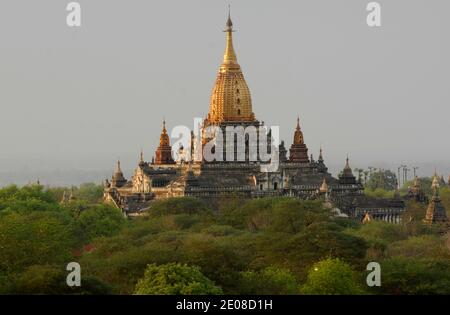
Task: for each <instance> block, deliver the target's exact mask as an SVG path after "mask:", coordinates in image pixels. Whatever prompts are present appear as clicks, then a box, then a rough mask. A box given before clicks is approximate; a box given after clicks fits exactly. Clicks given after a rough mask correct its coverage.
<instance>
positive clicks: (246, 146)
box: [104, 17, 404, 222]
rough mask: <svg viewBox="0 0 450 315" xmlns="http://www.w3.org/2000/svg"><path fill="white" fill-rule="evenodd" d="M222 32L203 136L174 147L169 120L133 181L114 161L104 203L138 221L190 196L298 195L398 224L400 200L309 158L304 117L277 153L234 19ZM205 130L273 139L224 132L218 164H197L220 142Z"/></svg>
mask: <svg viewBox="0 0 450 315" xmlns="http://www.w3.org/2000/svg"><path fill="white" fill-rule="evenodd" d="M225 32H226V48H225V53H224V57H223V62H222V64H221V66H220V69H219V73H218V75H217V78H216V81H215V84H214V86H213V89H212V92H211V98H210V106H209V112H208V114H207V116H206V118H205V119H204V120H203V123H202V126H201V127H202V128H201V132H200V133H199V135H193V136H192V138H191V141H190V145H188V146H186V147H179V148H172V146H171V143H170V138H169V135H168V132H167V129H166V122H165V121H164V122H163V123H162V131H161V134H160V142H159V145H158V147H157V149H156V151H155V154H154V157H152V159H151V161H150V162H148V161H145V160H144V156H143V154H142V152H141V155H140V159H139V162H138V165H137V167H136V169H135V172H134V175H133V176H132V177H131V178H130V179H129V180H127V179H125V177H124V175H123V172H122V170H121V166H120V162H117V167H116V170H115V171H114V173H113V176H112V178H111V180H106V181H105V190H104V199H105V201H107V202H111V203H113V204H115V205H116V206H117V207H119V208H121V209H122V210H123V211H124V213H125V214H127V215H138V214H139V213H142V212H143V211H146V210H148V209H149V208H151V204H152V202H153V201H154V200H158V199H161V198H169V197H180V196H193V197H198V198H201V199H205V200H207V201H212V202H214V200H219V199H220V200H221V199H223V198H229V197H236V196H238V197H245V198H260V197H266V196H293V197H298V198H301V199H323V200H324V202H325V203H326V204H327V205H329V206H330V207H332V208H333V209H335V210H336V211H337V213H339V215H341V216H348V217H357V218H359V219H361V220H362V218H363V217H364V216H365V215H366V214H367V213H369V214H370V215H372V217H374V218H378V219H382V220H386V221H391V222H399V221H400V217H401V214H402V212H403V210H404V203H403V201H401V200H399V199H395V200H390V201H389V200H388V201H386V200H384V201H380V200H374V199H369V198H367V197H365V196H364V188H363V186H362V184H361V182H360V181H359V180H357V179H356V178H355V176H354V175H353V173H352V169H351V167H350V164H349V159H348V158H347V160H346V161H345V164H344V168H343V170H342V172H341V174H340V175H339V176H338V178H335V177H333V176H332V175H331V174H330V173H329V172H328V169H327V166H326V165H325V159H324V155H323V152H322V148H321V149H320V152H318V158H317V160H315V159H314V158H313V155H312V154H309V153H308V147H307V144H306V142H305V138H304V134H303V131H302V128H301V122H300V119H299V118H297V121H296V122H295V121H293V127H294V128H293V137H292V142H291V143H290V146H289V150H288V149H286V148H285V142H284V141H280V142H279V144H277V145H276V146H274V145H273V144H272V139H273V135H272V131H271V130H269V129H268V128H266V126H264V123H263V122H260V121H259V120H257V118H256V115H255V113H254V112H253V104H252V98H251V93H250V89H249V87H248V85H247V83H246V80H245V78H244V75H243V72H242V69H241V67H240V65H239V63H238V60H237V55H236V52H235V50H234V47H233V23H232V21H231V18H230V17H228V21H227V23H226V31H225ZM208 127H214V128H217V129H215V130H222V131H225V130H226V128H227V127H233V128H236V127H243V128H247V127H254V128H255V129H257V130H262V129H261V128H263V129H264V128H266V130H268V132H267V133H266V134H262V135H261V133H259V134H258V135H257V137H256V138H255V139H249V137H248V135H247V134H246V135H245V137H244V139H243V141H238V140H239V139H238V137H237V136H236V137H235V136H234V135H233V138H230V139H227V136H229V134H227V133H226V132H224V133H223V134H224V136H223V143H224V145H223V147H222V148H221V147H220V146H217V145H214V146H213V148H212V151H211V152H214V154H215V156H216V157H219V158H215V159H214V160H210V159H206V158H205V156H203V155H202V154H203V152H202V151H200V157H199V158H196V159H194V158H193V157H198V154H199V153H198V150H196V146H197V145H199V144H201V146H202V147H205V146H207V145H208V143H211V142H214V141H215V140H217V136H216V133H212V134H211V133H208V132H206V130H207V129H208ZM192 134H193V133H192ZM250 140H252V141H250ZM214 143H215V142H214ZM227 143H228V144H229V143H231V144H232V148H233V149H232V150H233V151H232V153H231V157H232V158H231V159H229V158H228V156H227V153H228V152H229V151H228V152H226V148H227V145H226V144H227ZM240 146H241V147H240ZM266 149H267V150H266ZM222 150H223V152H222ZM262 151H266V152H265V153H266V154H268V155H270V157H271V158H270V161H268V160H264V159H263V158H262V153H263V152H262ZM174 152H176V153H177V154H173V153H174ZM239 152H243V159H237V158H236V157H237V156H238V154H239ZM222 153H223V154H222ZM252 154H254V156H253V158H252ZM175 156H176V158H175ZM274 161H275V162H276V163H273V162H274ZM273 165H275V167H273Z"/></svg>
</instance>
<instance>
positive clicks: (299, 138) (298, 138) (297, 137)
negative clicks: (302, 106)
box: [294, 117, 305, 145]
mask: <svg viewBox="0 0 450 315" xmlns="http://www.w3.org/2000/svg"><path fill="white" fill-rule="evenodd" d="M303 143H305V142H304V140H303V132H302V130H301V129H300V117H297V126H296V127H295V132H294V144H297V145H298V144H303Z"/></svg>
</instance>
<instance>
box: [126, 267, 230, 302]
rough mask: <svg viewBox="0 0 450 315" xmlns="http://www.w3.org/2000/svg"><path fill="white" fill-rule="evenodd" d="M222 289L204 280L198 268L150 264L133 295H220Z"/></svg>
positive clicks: (206, 279)
mask: <svg viewBox="0 0 450 315" xmlns="http://www.w3.org/2000/svg"><path fill="white" fill-rule="evenodd" d="M221 293H222V289H221V288H220V287H217V286H215V285H214V282H212V281H211V280H209V279H208V278H206V277H205V276H204V275H203V274H202V273H201V272H200V269H199V268H198V267H189V266H188V265H182V264H179V263H169V264H165V265H159V266H158V265H156V264H150V265H148V266H147V269H146V270H145V274H144V277H143V278H142V279H141V280H139V281H138V283H137V285H136V289H135V294H166V295H167V294H168V295H194V294H195V295H197V294H201V295H204V294H221Z"/></svg>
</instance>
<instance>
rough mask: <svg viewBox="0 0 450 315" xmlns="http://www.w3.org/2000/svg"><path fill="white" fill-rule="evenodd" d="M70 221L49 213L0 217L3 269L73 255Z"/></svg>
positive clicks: (12, 269)
mask: <svg viewBox="0 0 450 315" xmlns="http://www.w3.org/2000/svg"><path fill="white" fill-rule="evenodd" d="M71 245H72V239H71V235H70V231H69V230H68V229H67V225H66V222H64V220H63V219H61V218H60V216H59V215H57V214H53V213H49V212H40V211H38V212H32V213H25V214H22V213H11V214H8V215H5V216H3V217H2V218H1V220H0V270H4V271H6V272H13V271H19V270H22V269H23V268H25V267H27V266H30V265H34V264H47V263H62V262H64V261H67V259H68V258H69V257H70V256H71V253H70V248H71Z"/></svg>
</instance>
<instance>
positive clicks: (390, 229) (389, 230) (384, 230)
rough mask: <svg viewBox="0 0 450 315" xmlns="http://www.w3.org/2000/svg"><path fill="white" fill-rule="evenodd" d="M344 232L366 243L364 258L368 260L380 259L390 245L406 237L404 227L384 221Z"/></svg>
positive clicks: (373, 222)
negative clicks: (366, 248)
mask: <svg viewBox="0 0 450 315" xmlns="http://www.w3.org/2000/svg"><path fill="white" fill-rule="evenodd" d="M346 232H347V233H348V234H350V235H353V236H356V237H359V238H362V239H364V240H365V241H366V242H367V244H368V246H369V248H368V250H367V256H366V258H367V259H369V260H376V259H381V258H382V257H384V256H385V252H386V249H387V247H388V245H389V244H390V243H392V242H395V241H399V240H403V239H406V238H407V237H408V234H407V230H406V228H405V227H404V226H402V225H398V224H393V223H387V222H384V221H372V222H370V223H369V224H363V225H361V226H360V227H359V229H347V231H346Z"/></svg>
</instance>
